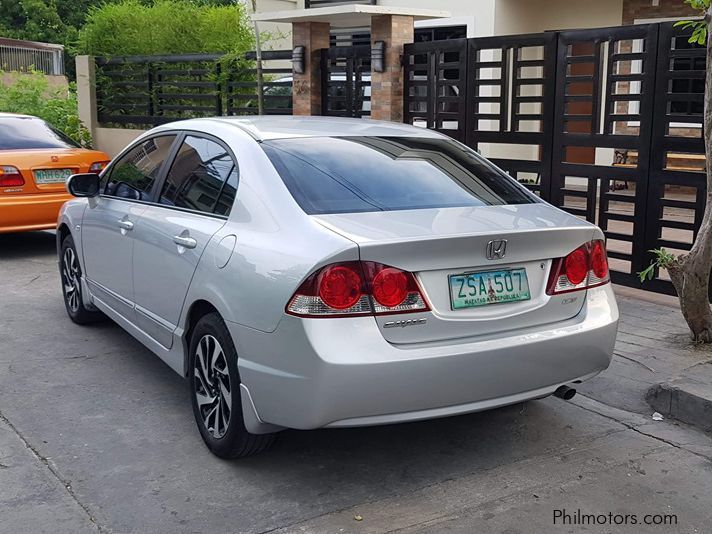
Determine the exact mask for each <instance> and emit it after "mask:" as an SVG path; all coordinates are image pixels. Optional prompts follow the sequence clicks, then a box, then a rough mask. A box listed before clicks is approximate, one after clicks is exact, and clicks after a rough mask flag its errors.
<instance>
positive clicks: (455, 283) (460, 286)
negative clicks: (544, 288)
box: [448, 268, 531, 310]
mask: <svg viewBox="0 0 712 534" xmlns="http://www.w3.org/2000/svg"><path fill="white" fill-rule="evenodd" d="M448 286H449V289H450V308H451V309H452V310H463V309H468V308H476V307H479V306H487V305H489V304H503V303H511V302H521V301H524V300H530V299H531V292H530V290H529V280H528V279H527V270H526V269H524V268H512V269H497V270H492V271H477V272H471V273H462V274H451V275H449V276H448Z"/></svg>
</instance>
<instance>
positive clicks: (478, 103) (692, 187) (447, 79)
mask: <svg viewBox="0 0 712 534" xmlns="http://www.w3.org/2000/svg"><path fill="white" fill-rule="evenodd" d="M688 34H689V32H687V33H686V32H685V31H684V30H682V29H680V28H675V27H673V25H672V24H671V23H658V24H642V25H633V26H624V27H615V28H598V29H590V30H571V31H562V32H547V33H543V34H534V35H512V36H503V37H483V38H474V39H459V40H451V41H445V42H431V43H415V44H410V45H406V46H405V51H404V65H405V74H406V79H405V87H404V115H405V121H406V122H409V123H411V124H416V125H420V126H424V127H428V128H433V129H436V130H438V131H441V132H444V133H446V134H448V135H450V136H452V137H454V138H456V139H458V140H460V141H462V142H464V143H466V144H468V145H469V146H471V147H473V148H476V149H478V150H480V151H481V152H482V153H483V154H484V155H486V156H488V157H489V158H490V159H492V160H493V161H495V163H497V164H498V165H499V166H500V167H501V168H503V169H504V170H506V171H507V172H509V173H510V174H511V175H512V176H514V177H516V178H517V179H518V180H520V181H521V182H523V183H525V184H526V185H527V186H528V187H529V188H531V189H532V190H534V191H536V192H537V193H538V194H540V195H541V196H542V197H543V198H545V199H546V200H548V201H550V202H552V203H553V204H555V205H557V206H560V207H562V208H564V209H566V210H568V211H569V212H571V213H573V214H575V215H578V216H579V217H582V218H585V219H587V220H589V221H591V222H595V223H597V224H598V225H599V226H600V227H601V228H602V229H603V231H604V232H605V234H606V237H607V239H608V250H609V257H610V258H611V271H612V277H613V280H614V281H615V282H617V283H621V284H625V285H631V286H639V285H640V282H639V280H638V275H637V273H638V272H639V271H641V270H643V269H644V268H645V267H646V266H647V265H648V264H649V263H650V260H651V254H650V252H649V250H650V249H653V248H659V247H665V248H667V249H669V250H671V251H672V252H673V253H677V252H683V251H685V250H689V249H690V247H691V245H692V243H693V241H694V238H695V236H696V233H697V231H698V230H699V227H700V223H701V220H702V214H703V212H704V207H705V198H706V182H705V174H704V170H705V156H704V144H703V141H702V127H701V126H702V121H703V119H702V112H703V110H702V107H703V106H702V101H703V95H704V76H705V49H704V47H700V46H696V45H690V44H689V43H688V41H687V38H688ZM643 287H644V288H645V289H652V290H655V291H660V292H666V293H671V292H672V291H673V288H672V284H671V283H670V282H669V278H668V276H667V273H665V272H664V271H662V270H661V271H659V272H657V273H656V277H655V279H654V280H652V281H651V282H647V283H646V284H645V286H643Z"/></svg>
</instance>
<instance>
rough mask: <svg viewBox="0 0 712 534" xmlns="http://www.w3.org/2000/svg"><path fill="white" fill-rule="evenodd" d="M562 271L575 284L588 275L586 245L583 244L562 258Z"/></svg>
mask: <svg viewBox="0 0 712 534" xmlns="http://www.w3.org/2000/svg"><path fill="white" fill-rule="evenodd" d="M564 267H565V269H564V273H563V274H565V275H566V278H568V279H569V282H571V283H572V284H573V285H575V286H577V285H579V284H580V283H581V282H583V281H584V280H585V279H586V276H588V246H587V245H583V246H581V247H579V248H577V249H576V250H574V251H573V252H572V253H571V254H569V255H568V256H566V258H564Z"/></svg>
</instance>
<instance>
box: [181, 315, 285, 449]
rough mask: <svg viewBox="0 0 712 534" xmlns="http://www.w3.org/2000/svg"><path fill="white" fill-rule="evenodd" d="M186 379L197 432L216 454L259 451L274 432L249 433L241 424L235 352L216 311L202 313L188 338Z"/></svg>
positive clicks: (268, 441) (238, 379)
mask: <svg viewBox="0 0 712 534" xmlns="http://www.w3.org/2000/svg"><path fill="white" fill-rule="evenodd" d="M189 364H190V366H189V376H188V378H189V383H190V392H191V401H192V404H193V414H194V415H195V421H196V423H197V425H198V429H199V430H200V435H201V436H202V437H203V441H205V444H206V445H207V446H208V448H209V449H210V450H211V451H212V452H213V454H215V455H216V456H219V457H220V458H243V457H245V456H251V455H253V454H257V453H259V452H262V451H263V450H265V449H266V448H267V447H269V446H270V445H271V444H272V442H273V441H274V436H275V435H274V434H251V433H250V432H248V430H247V429H246V428H245V423H244V420H243V417H242V399H241V397H240V375H239V373H238V370H237V352H236V351H235V346H234V344H233V342H232V338H231V337H230V333H229V332H228V330H227V327H226V326H225V323H224V322H223V320H222V318H221V317H220V316H219V315H218V314H217V313H210V314H208V315H205V316H204V317H202V318H201V319H200V320H199V321H198V324H197V325H196V326H195V329H194V330H193V334H192V336H191V341H190V362H189Z"/></svg>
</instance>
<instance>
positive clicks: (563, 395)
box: [554, 386, 576, 400]
mask: <svg viewBox="0 0 712 534" xmlns="http://www.w3.org/2000/svg"><path fill="white" fill-rule="evenodd" d="M574 395H576V390H575V389H574V388H570V387H569V386H559V387H558V388H556V391H554V397H559V398H560V399H564V400H571V399H573V398H574Z"/></svg>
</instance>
